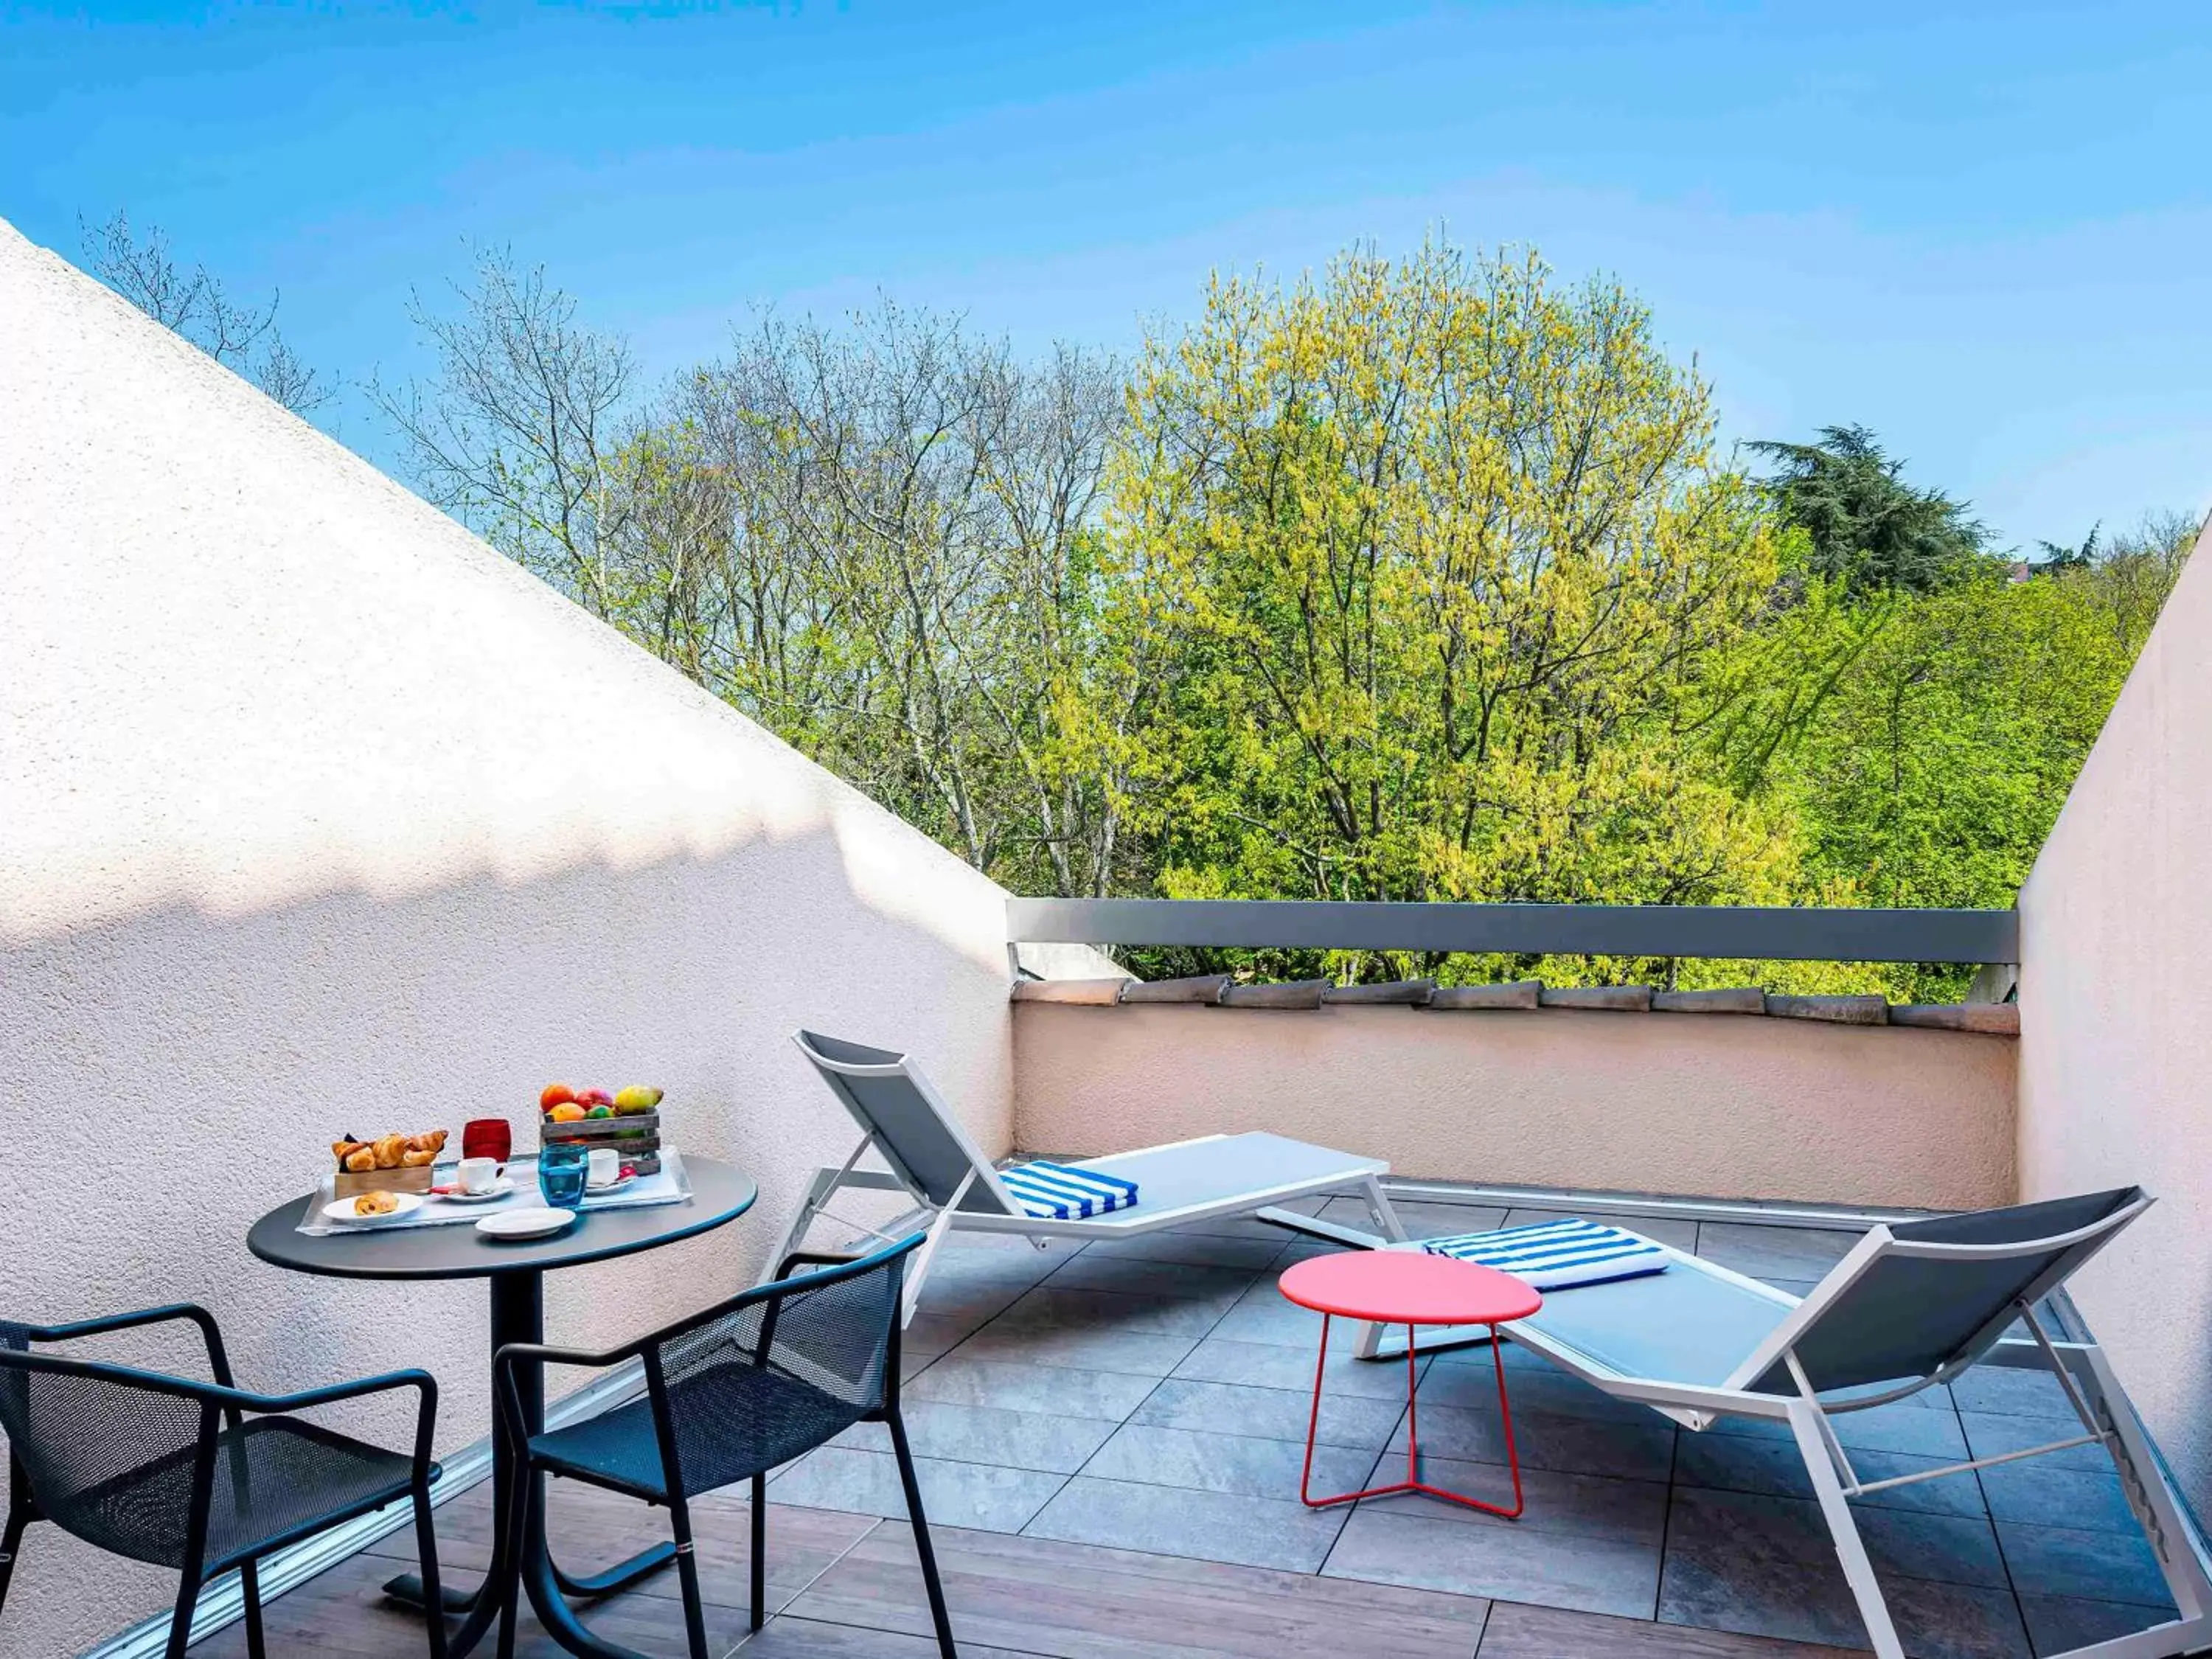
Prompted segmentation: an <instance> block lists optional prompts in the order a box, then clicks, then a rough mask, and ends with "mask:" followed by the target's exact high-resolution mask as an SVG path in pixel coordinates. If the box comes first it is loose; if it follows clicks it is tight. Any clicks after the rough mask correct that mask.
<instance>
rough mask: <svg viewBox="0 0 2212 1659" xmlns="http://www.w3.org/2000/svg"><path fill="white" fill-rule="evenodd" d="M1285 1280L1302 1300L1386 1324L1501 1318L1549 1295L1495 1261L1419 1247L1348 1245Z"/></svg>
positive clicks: (1517, 1315)
mask: <svg viewBox="0 0 2212 1659" xmlns="http://www.w3.org/2000/svg"><path fill="white" fill-rule="evenodd" d="M1279 1289H1280V1290H1281V1291H1282V1292H1283V1294H1284V1295H1285V1296H1286V1297H1289V1298H1290V1299H1291V1301H1293V1302H1295V1303H1297V1304H1298V1305H1299V1306H1300V1307H1302V1308H1311V1309H1312V1310H1314V1311H1315V1312H1316V1313H1326V1314H1336V1315H1338V1316H1340V1317H1343V1318H1346V1319H1369V1320H1373V1321H1375V1322H1376V1323H1378V1324H1383V1325H1498V1324H1503V1323H1504V1322H1506V1321H1508V1320H1513V1319H1526V1318H1527V1317H1528V1316H1529V1315H1530V1314H1532V1313H1534V1312H1535V1311H1536V1310H1538V1309H1539V1308H1541V1307H1542V1306H1543V1305H1544V1298H1543V1297H1541V1296H1540V1295H1539V1294H1537V1292H1535V1291H1533V1290H1531V1289H1529V1287H1528V1285H1525V1284H1524V1283H1522V1281H1521V1280H1520V1279H1516V1278H1514V1277H1513V1276H1512V1275H1511V1274H1510V1273H1499V1272H1498V1270H1497V1269H1496V1268H1495V1267H1482V1266H1480V1265H1479V1264H1477V1263H1475V1262H1473V1261H1453V1260H1452V1259H1451V1258H1450V1257H1449V1256H1448V1255H1425V1254H1424V1253H1423V1252H1421V1251H1419V1250H1346V1251H1345V1252H1343V1253H1342V1254H1341V1255H1317V1256H1313V1257H1310V1258H1309V1259H1308V1260H1306V1261H1301V1262H1298V1263H1297V1264H1296V1265H1295V1266H1293V1267H1291V1268H1290V1269H1288V1270H1287V1271H1286V1272H1285V1273H1284V1274H1283V1277H1282V1280H1281V1283H1280V1285H1279Z"/></svg>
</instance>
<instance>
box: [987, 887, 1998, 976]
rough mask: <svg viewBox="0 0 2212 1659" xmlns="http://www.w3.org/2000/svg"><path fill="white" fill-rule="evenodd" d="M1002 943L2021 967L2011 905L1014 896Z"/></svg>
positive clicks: (1009, 907)
mask: <svg viewBox="0 0 2212 1659" xmlns="http://www.w3.org/2000/svg"><path fill="white" fill-rule="evenodd" d="M1006 938H1007V939H1008V941H1009V942H1010V943H1012V944H1016V945H1027V944H1036V945H1043V944H1063V945H1213V946H1223V947H1239V948H1260V947H1265V946H1272V947H1275V948H1279V949H1291V950H1322V951H1481V952H1498V953H1502V954H1506V955H1513V956H1524V955H1526V956H1621V957H1745V958H1754V959H1757V958H1764V959H1769V960H1789V961H1798V962H1951V963H2014V962H2018V961H2019V960H2020V920H2019V916H2018V914H2017V913H2016V912H2015V911H2011V910H1826V909H1813V908H1759V907H1754V906H1748V905H1744V906H1738V905H1719V904H1370V903H1339V902H1328V901H1322V900H1272V899H1051V898H1047V899H1036V898H1017V899H1009V900H1008V901H1007V902H1006Z"/></svg>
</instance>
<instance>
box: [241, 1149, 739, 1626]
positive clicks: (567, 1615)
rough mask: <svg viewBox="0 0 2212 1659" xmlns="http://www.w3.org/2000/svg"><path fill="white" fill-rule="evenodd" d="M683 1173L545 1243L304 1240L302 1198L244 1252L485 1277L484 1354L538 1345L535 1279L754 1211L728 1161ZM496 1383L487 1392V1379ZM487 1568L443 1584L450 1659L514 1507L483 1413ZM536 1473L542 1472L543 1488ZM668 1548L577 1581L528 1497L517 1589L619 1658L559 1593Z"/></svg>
mask: <svg viewBox="0 0 2212 1659" xmlns="http://www.w3.org/2000/svg"><path fill="white" fill-rule="evenodd" d="M684 1174H685V1175H686V1176H689V1177H690V1182H691V1197H690V1201H689V1202H687V1203H683V1204H656V1205H651V1206H645V1207H642V1208H638V1209H629V1210H599V1211H589V1210H587V1211H586V1212H584V1213H583V1214H581V1215H580V1216H578V1217H577V1218H576V1220H575V1223H574V1225H572V1226H570V1227H568V1228H567V1229H565V1230H564V1231H561V1232H558V1233H556V1234H554V1235H553V1236H552V1237H550V1238H538V1239H527V1240H522V1241H519V1242H515V1243H500V1242H498V1241H496V1240H494V1239H490V1238H487V1237H484V1236H483V1235H482V1234H481V1233H479V1232H477V1230H476V1229H475V1228H474V1227H472V1226H465V1225H459V1224H458V1223H457V1224H455V1225H451V1226H443V1227H409V1228H403V1229H400V1230H398V1231H384V1230H380V1229H368V1230H365V1231H360V1232H347V1233H337V1234H332V1235H330V1236H328V1237H322V1238H312V1237H308V1236H307V1235H306V1234H304V1233H302V1232H301V1231H299V1222H300V1217H301V1213H302V1212H303V1211H304V1210H305V1207H306V1206H307V1194H301V1196H300V1197H298V1198H295V1199H293V1200H291V1201H290V1202H289V1203H285V1204H280V1205H278V1206H276V1208H275V1209H273V1210H271V1211H270V1212H269V1213H268V1214H267V1215H264V1216H263V1217H262V1218H261V1219H260V1220H258V1221H257V1222H255V1223H254V1224H253V1231H252V1232H250V1233H249V1234H247V1235H246V1249H249V1250H251V1251H252V1252H253V1254H254V1255H258V1256H259V1257H260V1258H261V1259H262V1260H263V1261H267V1262H271V1263H273V1264H274V1265H276V1267H289V1268H291V1269H292V1270H293V1271H295V1272H296V1273H321V1274H325V1275H326V1276H328V1277H330V1278H333V1279H489V1280H490V1281H491V1351H492V1352H494V1353H497V1352H499V1350H500V1349H501V1347H502V1346H504V1345H506V1344H507V1343H509V1342H543V1341H544V1340H545V1293H544V1279H545V1275H546V1274H547V1273H550V1272H552V1271H554V1270H555V1269H556V1268H560V1267H581V1266H582V1265H583V1264H584V1263H586V1262H587V1261H611V1259H613V1258H614V1257H616V1256H622V1255H635V1253H636V1252H638V1251H640V1250H650V1249H654V1248H656V1247H657V1246H659V1245H662V1244H669V1243H674V1242H675V1241H676V1240H678V1239H679V1238H690V1237H693V1236H694V1235H696V1234H698V1233H703V1232H708V1231H712V1230H713V1229H714V1228H716V1227H720V1226H722V1225H725V1224H726V1223H728V1222H732V1221H734V1220H736V1219H737V1218H738V1217H739V1216H741V1215H743V1214H744V1212H746V1211H747V1210H749V1209H750V1208H751V1207H752V1205H753V1200H754V1199H755V1198H756V1197H757V1196H758V1189H757V1188H756V1187H755V1186H754V1185H753V1183H752V1182H751V1181H750V1179H749V1178H747V1177H746V1176H744V1175H743V1174H742V1173H740V1172H739V1171H738V1170H735V1169H732V1167H731V1166H730V1165H729V1164H724V1163H721V1162H720V1161H718V1160H717V1159H714V1158H699V1157H696V1156H693V1155H690V1154H688V1153H687V1154H686V1155H685V1156H684ZM517 1382H518V1386H519V1390H520V1394H521V1395H522V1413H523V1419H524V1423H525V1425H526V1429H527V1431H529V1432H530V1433H532V1434H537V1433H539V1432H541V1431H543V1430H544V1426H545V1378H544V1372H543V1370H541V1369H540V1368H538V1367H536V1366H526V1367H524V1368H523V1369H522V1370H521V1371H520V1375H519V1376H518V1378H517ZM494 1386H495V1387H496V1386H497V1385H496V1383H495V1384H494ZM491 1448H492V1512H493V1516H494V1524H493V1528H492V1532H493V1542H492V1556H491V1571H489V1573H487V1574H486V1575H485V1576H484V1580H483V1583H482V1584H480V1585H479V1586H477V1589H474V1590H467V1591H460V1590H454V1589H447V1591H446V1593H445V1601H446V1605H447V1607H448V1608H449V1609H451V1610H452V1611H453V1612H455V1613H465V1615H466V1618H465V1620H464V1621H463V1623H462V1625H461V1627H460V1629H459V1631H457V1632H454V1633H453V1637H452V1640H451V1647H452V1650H453V1659H460V1656H461V1655H463V1654H465V1653H467V1652H468V1651H469V1650H471V1648H473V1647H474V1646H475V1645H476V1644H477V1642H478V1641H479V1640H481V1639H482V1638H483V1635H484V1634H485V1632H487V1631H489V1629H490V1628H491V1626H492V1625H493V1623H494V1622H495V1620H497V1619H498V1617H499V1597H500V1586H501V1583H504V1582H505V1579H506V1574H507V1569H508V1562H507V1551H508V1540H507V1522H506V1517H507V1513H508V1505H509V1504H511V1503H512V1501H513V1491H514V1481H515V1479H516V1471H517V1469H518V1468H520V1459H519V1458H518V1456H517V1455H516V1448H515V1447H514V1446H513V1445H512V1444H511V1443H509V1441H508V1437H507V1434H506V1433H505V1432H504V1431H503V1430H502V1428H501V1424H500V1421H499V1415H498V1407H497V1405H496V1403H495V1405H494V1407H493V1423H492V1437H491ZM542 1479H543V1477H540V1480H541V1481H542ZM675 1555H676V1552H675V1547H674V1546H673V1545H671V1544H656V1545H654V1546H653V1547H652V1548H651V1549H649V1550H646V1551H644V1552H643V1553H641V1554H638V1555H635V1556H632V1557H631V1558H630V1559H629V1560H627V1561H624V1562H622V1563H621V1564H619V1565H616V1566H613V1567H610V1568H609V1569H607V1571H605V1572H601V1573H596V1574H593V1575H592V1576H590V1577H575V1576H574V1575H572V1574H569V1573H566V1572H563V1571H562V1570H561V1569H560V1567H559V1566H558V1565H556V1564H555V1562H554V1560H553V1556H552V1553H551V1551H550V1548H549V1547H548V1546H547V1543H546V1539H545V1503H544V1489H543V1486H542V1485H541V1486H540V1488H539V1490H538V1491H537V1492H533V1493H532V1494H531V1503H530V1509H529V1522H528V1526H527V1528H526V1538H525V1541H524V1544H523V1559H522V1585H523V1589H524V1590H525V1591H526V1593H527V1594H528V1595H529V1597H530V1602H531V1605H532V1607H535V1608H536V1609H537V1611H538V1621H539V1622H540V1623H541V1624H543V1625H544V1626H545V1628H546V1629H547V1630H548V1631H549V1632H551V1634H552V1636H553V1638H554V1639H555V1640H556V1641H557V1642H559V1643H560V1644H561V1645H562V1646H563V1647H565V1648H567V1649H568V1650H569V1651H570V1652H571V1653H580V1654H586V1655H591V1656H597V1659H622V1656H627V1655H628V1654H629V1650H628V1649H627V1648H619V1647H615V1646H612V1645H611V1644H608V1643H605V1642H603V1641H601V1640H599V1638H597V1637H595V1636H593V1635H592V1633H591V1632H589V1631H588V1630H586V1629H585V1628H584V1626H582V1625H581V1624H580V1622H579V1621H578V1620H577V1619H576V1616H575V1614H574V1613H572V1612H571V1611H570V1610H569V1607H568V1599H567V1598H568V1597H570V1596H575V1597H578V1598H590V1597H594V1596H600V1595H611V1594H613V1593H614V1592H615V1591H616V1590H618V1589H623V1588H625V1587H626V1586H628V1585H630V1584H633V1583H636V1582H637V1581H638V1580H639V1579H640V1578H642V1577H644V1576H645V1575H646V1574H647V1573H649V1572H652V1571H654V1570H655V1569H656V1568H659V1567H663V1566H665V1565H667V1564H668V1563H669V1562H670V1561H671V1560H673V1559H675ZM384 1588H385V1592H386V1594H387V1595H392V1596H393V1597H395V1598H397V1599H398V1600H400V1601H409V1602H411V1603H412V1604H413V1605H415V1606H416V1607H420V1606H422V1581H421V1580H420V1579H418V1578H417V1577H416V1576H415V1575H414V1574H413V1573H403V1574H402V1575H401V1576H400V1577H397V1578H394V1579H393V1580H392V1582H391V1583H388V1584H386V1586H385V1587H384Z"/></svg>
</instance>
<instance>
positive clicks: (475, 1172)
mask: <svg viewBox="0 0 2212 1659" xmlns="http://www.w3.org/2000/svg"><path fill="white" fill-rule="evenodd" d="M459 1175H460V1182H461V1190H462V1191H463V1192H465V1193H471V1194H483V1193H488V1192H489V1191H490V1190H491V1189H492V1188H494V1187H495V1186H497V1185H498V1184H499V1160H498V1159H497V1158H463V1159H462V1160H461V1163H460V1170H459Z"/></svg>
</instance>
